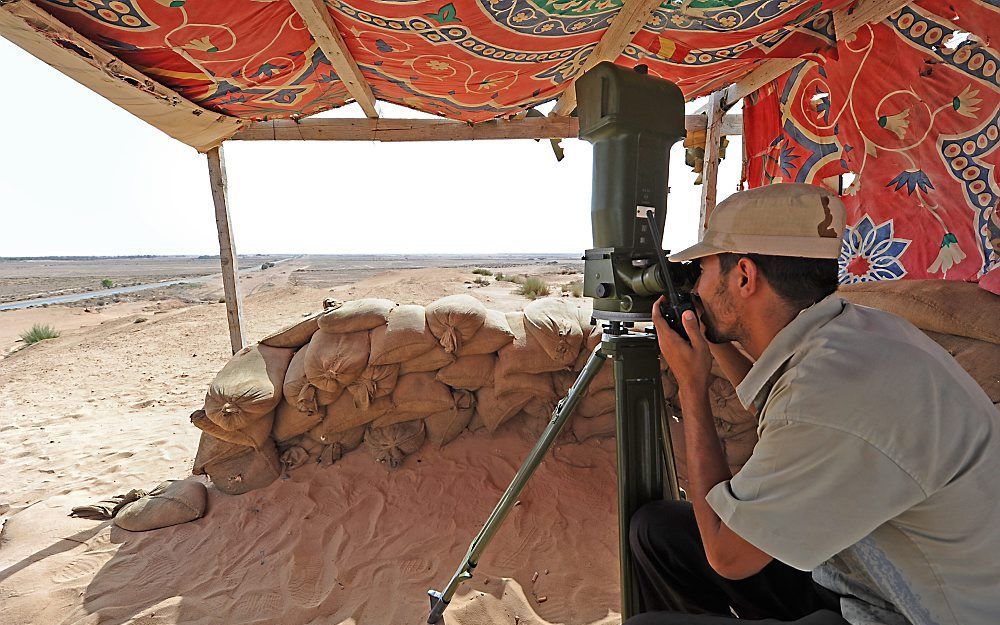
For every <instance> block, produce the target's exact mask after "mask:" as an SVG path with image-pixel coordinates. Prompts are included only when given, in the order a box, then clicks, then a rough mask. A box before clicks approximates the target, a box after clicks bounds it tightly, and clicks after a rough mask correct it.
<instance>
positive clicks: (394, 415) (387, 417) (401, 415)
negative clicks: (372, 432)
mask: <svg viewBox="0 0 1000 625" xmlns="http://www.w3.org/2000/svg"><path fill="white" fill-rule="evenodd" d="M429 416H431V413H429V412H425V411H420V412H403V411H401V410H393V411H392V412H387V413H386V414H384V415H382V416H381V417H379V418H378V419H375V420H374V421H372V422H371V426H370V427H373V428H384V427H386V426H389V425H394V424H396V423H406V422H407V421H423V420H424V419H426V418H427V417H429Z"/></svg>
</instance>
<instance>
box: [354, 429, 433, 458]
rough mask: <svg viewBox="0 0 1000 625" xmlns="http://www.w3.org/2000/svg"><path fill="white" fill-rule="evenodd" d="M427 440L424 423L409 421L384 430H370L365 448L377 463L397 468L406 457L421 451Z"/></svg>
mask: <svg viewBox="0 0 1000 625" xmlns="http://www.w3.org/2000/svg"><path fill="white" fill-rule="evenodd" d="M426 438H427V430H426V426H425V425H424V422H423V421H408V422H406V423H397V424H395V425H390V426H388V427H384V428H369V429H368V432H367V433H366V434H365V446H366V447H368V451H369V452H370V453H371V454H372V457H373V458H375V461H376V462H380V463H384V464H387V465H389V467H390V468H395V467H398V466H399V465H400V464H402V462H403V459H405V458H406V456H408V455H410V454H412V453H414V452H416V451H417V450H418V449H420V447H421V446H422V445H423V444H424V441H425V440H426Z"/></svg>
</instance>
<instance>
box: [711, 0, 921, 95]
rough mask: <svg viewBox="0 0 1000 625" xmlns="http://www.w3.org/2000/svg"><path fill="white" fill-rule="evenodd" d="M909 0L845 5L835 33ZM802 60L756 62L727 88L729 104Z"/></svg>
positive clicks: (876, 18) (881, 15) (840, 35)
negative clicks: (752, 68) (751, 68)
mask: <svg viewBox="0 0 1000 625" xmlns="http://www.w3.org/2000/svg"><path fill="white" fill-rule="evenodd" d="M911 1H912V0H858V2H856V3H855V4H854V5H852V6H851V7H848V8H843V9H838V10H836V11H834V12H833V24H834V32H835V33H836V35H837V39H838V40H843V39H844V38H846V37H847V36H848V35H850V34H851V33H853V32H855V31H857V30H858V29H859V28H861V27H862V26H864V25H865V24H873V23H877V22H881V21H882V20H884V19H885V18H887V17H889V16H890V15H892V14H893V13H895V12H896V11H898V10H899V9H901V8H903V7H904V6H906V5H908V4H910V2H911ZM803 60H804V59H772V60H770V61H765V62H763V63H761V64H760V65H758V66H757V67H756V68H755V69H754V70H753V71H751V72H750V73H749V74H747V75H746V76H744V77H743V78H741V79H740V80H738V81H737V82H735V83H733V84H732V85H730V86H729V88H728V89H727V90H726V102H728V103H729V104H730V105H731V104H734V103H736V102H738V101H739V100H740V99H742V98H744V97H746V96H748V95H750V94H751V93H753V92H754V91H756V90H758V89H760V88H761V87H763V86H764V85H766V84H767V83H769V82H771V81H772V80H774V79H775V78H778V77H779V76H781V75H782V74H784V73H785V72H787V71H789V70H791V69H792V68H793V67H795V66H796V65H798V64H799V63H801V62H802V61H803Z"/></svg>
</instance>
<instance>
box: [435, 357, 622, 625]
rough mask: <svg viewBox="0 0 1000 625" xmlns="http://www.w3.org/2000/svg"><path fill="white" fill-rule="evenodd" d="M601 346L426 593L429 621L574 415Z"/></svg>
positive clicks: (600, 360)
mask: <svg viewBox="0 0 1000 625" xmlns="http://www.w3.org/2000/svg"><path fill="white" fill-rule="evenodd" d="M601 347H602V346H601V345H598V346H597V347H596V348H595V349H594V353H592V354H591V355H590V358H589V359H588V360H587V364H586V365H584V367H583V370H582V371H581V372H580V375H579V376H578V377H577V378H576V381H575V382H573V386H572V387H570V389H569V393H568V394H567V395H566V397H564V398H563V399H561V400H560V401H559V403H558V404H557V405H556V408H555V410H553V411H552V417H551V418H550V419H549V424H548V425H547V426H546V427H545V431H544V432H542V436H541V438H539V439H538V442H536V443H535V446H534V447H532V448H531V452H529V453H528V457H527V458H525V460H524V462H523V463H522V464H521V468H520V469H518V470H517V474H516V475H514V479H513V480H512V481H511V483H510V486H508V487H507V490H506V491H504V494H503V495H502V496H501V497H500V501H499V502H498V503H497V505H496V507H495V508H494V509H493V512H491V513H490V516H489V518H488V519H487V520H486V523H485V524H484V525H483V528H482V529H481V530H479V534H477V535H476V537H475V538H474V539H473V540H472V544H471V545H469V550H468V552H466V554H465V557H464V558H462V563H461V564H459V566H458V570H456V571H455V574H454V575H452V577H451V580H450V581H449V582H448V585H447V586H445V587H444V590H442V591H440V592H439V591H436V590H429V591H427V594H428V595H430V597H431V612H430V615H429V616H428V617H427V622H428V623H431V624H432V625H433V624H434V623H437V622H438V621H440V620H441V616H442V615H443V614H444V610H445V608H447V607H448V604H449V603H450V602H451V598H452V597H453V596H454V595H455V591H456V590H457V589H458V585H459V584H460V583H461V582H462V581H464V580H466V579H469V578H471V577H472V569H474V568H475V567H476V564H478V563H479V557H480V556H481V555H482V553H483V551H484V550H485V549H486V546H487V545H488V544H489V542H490V540H492V539H493V536H494V534H496V532H497V530H498V529H500V525H501V524H502V523H503V521H504V519H505V518H507V513H508V512H510V509H511V508H512V507H514V503H515V502H516V501H517V499H518V497H519V496H520V495H521V491H522V490H524V487H525V486H526V485H527V483H528V480H530V479H531V476H532V475H533V474H534V473H535V469H537V468H538V465H539V464H541V462H542V458H544V457H545V454H546V452H548V450H549V447H551V446H552V442H553V441H555V439H556V437H557V436H558V435H559V432H560V430H562V427H563V425H564V424H565V423H566V420H567V419H569V417H570V415H572V414H573V411H574V410H575V409H576V405H577V404H578V403H579V402H580V399H581V398H582V397H583V393H584V391H585V390H586V389H587V386H588V385H589V384H590V381H591V380H593V379H594V376H596V375H597V373H598V372H599V371H600V370H601V366H602V365H603V364H604V361H605V359H606V358H607V356H605V355H604V353H603V352H602V351H601Z"/></svg>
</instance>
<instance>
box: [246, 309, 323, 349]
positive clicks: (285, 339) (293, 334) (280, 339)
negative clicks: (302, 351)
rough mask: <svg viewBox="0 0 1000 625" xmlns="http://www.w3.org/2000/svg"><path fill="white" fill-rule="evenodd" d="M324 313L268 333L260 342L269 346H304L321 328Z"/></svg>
mask: <svg viewBox="0 0 1000 625" xmlns="http://www.w3.org/2000/svg"><path fill="white" fill-rule="evenodd" d="M322 314H323V313H322V312H318V313H314V314H311V315H309V316H308V317H306V318H305V319H303V320H302V321H300V322H298V323H295V324H292V325H290V326H287V327H286V328H284V329H282V330H279V331H277V332H275V333H273V334H268V335H267V336H265V337H264V338H262V339H261V340H260V343H261V345H267V346H269V347H292V348H299V347H302V346H303V345H305V344H306V343H308V342H309V339H311V338H312V335H313V334H315V333H316V330H319V321H318V320H319V316H320V315H322Z"/></svg>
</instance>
